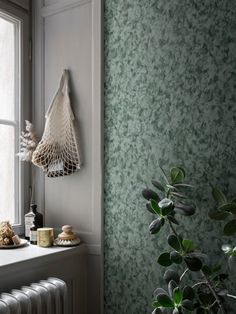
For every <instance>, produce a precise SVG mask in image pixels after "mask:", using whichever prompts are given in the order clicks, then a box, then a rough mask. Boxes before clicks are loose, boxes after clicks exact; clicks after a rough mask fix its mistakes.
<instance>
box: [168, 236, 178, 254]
mask: <svg viewBox="0 0 236 314" xmlns="http://www.w3.org/2000/svg"><path fill="white" fill-rule="evenodd" d="M167 242H168V244H169V245H170V246H171V247H172V248H173V249H175V250H176V251H180V243H179V240H178V238H177V237H176V235H174V234H170V235H169V236H168V238H167Z"/></svg>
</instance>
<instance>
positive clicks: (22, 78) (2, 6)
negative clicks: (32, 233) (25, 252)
mask: <svg viewBox="0 0 236 314" xmlns="http://www.w3.org/2000/svg"><path fill="white" fill-rule="evenodd" d="M0 16H2V17H4V18H6V19H9V20H10V21H17V23H18V25H19V26H18V32H19V36H18V38H19V41H18V43H17V46H18V48H16V49H17V50H18V51H17V50H16V59H18V62H17V63H16V66H17V68H18V69H17V70H18V77H16V78H15V79H16V84H17V89H16V90H18V93H17V94H18V95H17V94H16V95H15V97H16V100H15V114H16V116H15V119H14V120H15V122H13V121H11V120H4V119H1V120H0V121H1V124H3V125H11V126H13V125H14V128H15V137H16V138H15V151H16V152H19V149H20V138H19V137H20V133H21V130H22V129H24V128H25V120H30V116H31V110H30V107H29V104H30V98H31V82H30V78H31V64H30V63H31V62H30V61H31V60H30V55H29V53H30V27H29V26H30V13H29V12H28V11H27V10H25V9H23V8H22V9H21V8H20V7H18V6H16V5H14V4H11V3H10V2H8V3H6V2H5V1H4V0H0ZM15 166H16V167H15V188H16V186H18V188H16V191H15V192H16V198H15V220H16V221H17V223H16V224H13V229H14V231H15V232H16V233H17V234H23V233H24V214H25V212H27V211H29V187H30V184H31V179H30V165H29V163H26V162H21V161H20V160H19V157H18V156H15Z"/></svg>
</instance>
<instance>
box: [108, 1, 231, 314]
mask: <svg viewBox="0 0 236 314" xmlns="http://www.w3.org/2000/svg"><path fill="white" fill-rule="evenodd" d="M235 16H236V2H235V1H233V0H227V1H217V0H207V1H199V0H197V1H195V0H194V1H187V0H150V1H143V0H120V1H113V0H105V126H104V127H105V312H106V314H109V313H112V314H116V313H129V314H134V313H148V312H150V310H151V306H150V305H151V300H152V291H153V290H154V288H155V287H156V286H157V285H158V284H162V280H161V274H162V273H163V271H164V269H163V268H161V267H160V266H158V265H157V262H156V258H157V256H158V255H159V254H160V252H162V251H163V250H164V249H165V248H166V247H167V245H166V239H165V234H166V232H162V233H161V234H160V235H158V236H151V235H149V232H148V224H149V223H150V222H151V221H152V218H153V217H152V216H151V215H150V214H149V213H148V212H147V211H145V202H144V200H143V199H142V197H141V191H142V189H143V188H145V187H146V186H148V185H150V183H149V182H150V180H151V179H153V178H158V177H159V176H160V171H159V169H158V162H160V164H161V165H162V166H163V167H164V168H165V169H166V170H168V169H169V168H170V167H171V166H173V165H179V166H183V167H184V168H185V169H186V171H187V178H188V180H189V182H191V183H193V184H196V186H197V189H196V194H195V196H196V198H197V203H198V209H197V213H196V215H195V216H194V217H192V218H190V219H188V220H187V219H181V220H182V221H181V222H182V224H185V225H184V227H181V230H182V232H183V233H184V235H185V236H188V237H190V238H192V239H193V240H195V241H196V242H197V243H198V244H199V246H200V247H201V248H202V249H203V250H204V251H206V252H208V251H209V253H210V254H211V258H212V261H214V260H219V253H217V252H219V249H220V246H221V243H222V241H223V239H222V224H220V223H213V222H211V221H209V219H208V218H207V212H208V210H209V209H210V208H212V206H213V201H212V199H211V195H210V188H209V184H208V182H209V181H211V182H212V183H213V184H217V185H219V186H220V187H221V188H223V189H224V191H225V192H227V193H228V194H229V195H232V194H233V193H235V188H236V179H235V175H236V164H235V156H236V133H235V125H236V123H235V122H236V83H235V82H236V81H235V79H236V19H235ZM235 288H236V286H235V285H234V287H233V289H234V292H235Z"/></svg>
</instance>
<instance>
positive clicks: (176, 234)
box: [169, 221, 226, 314]
mask: <svg viewBox="0 0 236 314" xmlns="http://www.w3.org/2000/svg"><path fill="white" fill-rule="evenodd" d="M169 225H170V228H171V230H172V231H173V233H174V235H175V236H176V237H177V239H178V240H179V235H178V233H177V232H176V230H175V228H174V226H173V224H172V223H171V221H169ZM179 243H180V246H181V248H182V250H183V251H184V247H183V244H182V242H181V241H180V240H179ZM200 272H201V275H202V276H203V278H204V279H205V281H206V285H207V286H208V288H209V289H210V291H211V293H212V294H213V296H214V298H215V300H216V302H217V303H218V305H219V308H220V310H221V312H222V314H226V312H225V310H224V307H223V305H222V303H221V301H220V299H219V298H218V296H217V294H216V292H215V289H214V287H213V286H212V284H211V282H210V280H209V279H208V277H207V276H206V275H205V274H204V272H203V271H202V270H200Z"/></svg>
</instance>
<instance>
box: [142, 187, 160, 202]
mask: <svg viewBox="0 0 236 314" xmlns="http://www.w3.org/2000/svg"><path fill="white" fill-rule="evenodd" d="M142 195H143V197H144V198H145V199H146V200H148V201H150V200H151V199H153V200H155V201H157V202H159V201H160V197H159V196H158V195H157V193H156V192H154V191H153V190H151V189H144V190H143V191H142Z"/></svg>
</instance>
